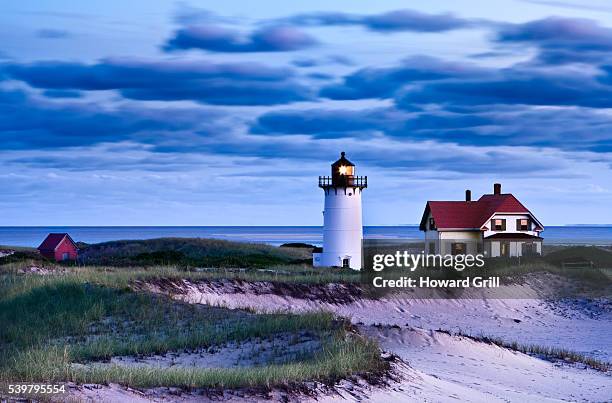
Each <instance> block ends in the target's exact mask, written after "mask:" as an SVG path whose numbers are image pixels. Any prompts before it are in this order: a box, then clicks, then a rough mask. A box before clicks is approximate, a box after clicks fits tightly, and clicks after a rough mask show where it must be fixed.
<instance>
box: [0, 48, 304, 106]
mask: <svg viewBox="0 0 612 403" xmlns="http://www.w3.org/2000/svg"><path fill="white" fill-rule="evenodd" d="M0 66H1V67H0V77H1V75H2V74H4V75H6V76H7V77H8V78H12V79H15V80H21V81H24V82H26V83H28V84H29V85H31V86H33V87H36V88H44V89H53V90H83V91H97V90H118V91H119V92H120V93H121V94H122V95H123V96H124V97H126V98H132V99H146V100H193V101H197V102H200V103H205V104H215V105H275V104H284V103H290V102H295V101H302V100H307V99H310V98H311V94H310V90H309V89H308V88H306V87H305V86H303V85H301V84H299V83H298V82H296V81H295V79H294V78H293V71H292V70H290V69H287V68H275V67H268V66H265V65H261V64H258V63H226V64H222V63H212V62H205V61H186V62H183V61H140V60H124V59H115V60H106V61H102V62H100V63H96V64H82V63H69V62H59V61H56V62H38V63H32V64H17V63H7V64H4V65H0Z"/></svg>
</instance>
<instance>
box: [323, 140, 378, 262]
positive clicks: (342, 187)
mask: <svg viewBox="0 0 612 403" xmlns="http://www.w3.org/2000/svg"><path fill="white" fill-rule="evenodd" d="M319 187H320V188H322V189H323V191H324V192H325V207H324V211H323V249H322V250H321V249H320V248H319V249H315V250H314V251H313V254H312V264H313V266H342V267H350V268H351V269H355V270H360V269H361V241H362V239H363V226H362V223H361V192H362V191H363V189H365V188H366V187H368V177H367V176H355V164H353V163H352V162H351V161H349V160H348V159H346V157H345V154H344V152H342V153H341V154H340V159H339V160H338V161H336V162H334V163H333V164H332V166H331V176H319Z"/></svg>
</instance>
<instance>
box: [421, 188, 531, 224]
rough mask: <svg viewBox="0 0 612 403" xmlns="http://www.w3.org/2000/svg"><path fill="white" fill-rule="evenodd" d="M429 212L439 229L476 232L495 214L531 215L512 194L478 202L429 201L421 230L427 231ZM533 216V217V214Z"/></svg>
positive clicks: (492, 196) (485, 197)
mask: <svg viewBox="0 0 612 403" xmlns="http://www.w3.org/2000/svg"><path fill="white" fill-rule="evenodd" d="M429 212H431V214H432V216H433V218H434V222H435V225H436V228H438V229H451V228H452V229H476V230H480V229H481V227H482V226H483V225H484V224H486V221H487V220H488V219H489V218H490V217H491V216H492V215H493V214H494V213H528V214H531V212H530V211H529V210H527V208H526V207H525V206H523V205H522V204H521V202H520V201H518V200H517V198H516V197H514V196H513V195H512V194H510V193H504V194H486V195H483V196H482V197H481V198H480V199H478V200H477V201H428V202H427V205H426V207H425V213H424V214H423V219H422V220H421V225H420V228H421V230H425V229H426V223H425V220H426V219H427V216H428V215H429ZM531 215H532V216H533V214H531ZM534 218H535V217H534Z"/></svg>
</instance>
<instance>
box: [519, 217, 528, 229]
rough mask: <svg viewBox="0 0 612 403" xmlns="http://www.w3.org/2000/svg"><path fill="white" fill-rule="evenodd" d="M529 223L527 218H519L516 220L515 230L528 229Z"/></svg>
mask: <svg viewBox="0 0 612 403" xmlns="http://www.w3.org/2000/svg"><path fill="white" fill-rule="evenodd" d="M529 227H530V223H529V219H528V218H519V219H518V220H516V230H517V231H529V230H530V228H529Z"/></svg>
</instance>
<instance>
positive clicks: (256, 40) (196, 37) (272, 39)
mask: <svg viewBox="0 0 612 403" xmlns="http://www.w3.org/2000/svg"><path fill="white" fill-rule="evenodd" d="M316 44H317V41H316V40H315V39H314V38H313V37H311V36H310V35H308V34H306V33H304V32H302V31H300V30H298V29H296V28H293V27H289V26H273V27H264V28H261V29H259V30H257V31H254V32H252V33H250V34H248V35H244V34H242V33H240V32H238V31H235V30H230V29H226V28H220V27H215V26H189V27H185V28H181V29H179V30H178V31H176V32H175V33H174V36H173V37H172V38H171V39H169V40H168V42H167V43H166V44H165V45H164V49H165V50H167V51H173V50H185V49H202V50H208V51H211V52H228V53H243V52H244V53H246V52H288V51H294V50H300V49H306V48H309V47H312V46H314V45H316Z"/></svg>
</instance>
